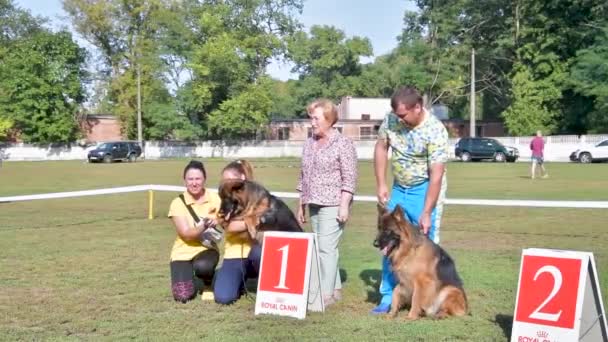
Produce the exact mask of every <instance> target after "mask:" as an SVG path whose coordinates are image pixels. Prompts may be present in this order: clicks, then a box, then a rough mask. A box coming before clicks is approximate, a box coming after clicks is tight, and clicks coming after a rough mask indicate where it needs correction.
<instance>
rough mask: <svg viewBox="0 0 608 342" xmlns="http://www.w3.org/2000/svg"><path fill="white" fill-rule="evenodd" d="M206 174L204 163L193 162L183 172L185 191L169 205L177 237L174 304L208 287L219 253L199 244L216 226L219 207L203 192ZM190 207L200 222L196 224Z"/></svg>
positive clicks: (213, 196) (216, 200) (213, 195)
mask: <svg viewBox="0 0 608 342" xmlns="http://www.w3.org/2000/svg"><path fill="white" fill-rule="evenodd" d="M206 179H207V173H206V171H205V167H204V165H203V163H201V162H200V161H196V160H192V161H190V163H188V165H186V168H185V169H184V183H185V185H186V191H185V192H184V193H183V194H181V195H180V196H179V197H177V198H175V199H174V200H173V201H172V202H171V206H170V208H169V214H168V216H169V217H170V218H171V220H172V222H173V225H174V226H175V231H176V233H177V237H176V238H175V242H174V243H173V248H172V250H171V262H170V264H169V265H170V269H171V291H172V292H173V298H174V299H175V300H176V301H179V302H182V303H185V302H187V301H189V300H191V299H194V297H196V294H197V293H198V292H201V291H202V290H203V287H204V285H207V286H210V285H211V282H212V281H213V276H214V273H215V267H216V266H217V263H218V260H219V252H218V251H217V249H216V248H213V246H210V247H205V246H203V244H202V243H201V241H202V240H203V237H202V235H203V232H204V231H205V230H206V229H208V228H210V227H213V226H214V225H215V222H216V221H215V218H216V213H217V211H218V209H219V206H220V198H219V196H218V194H217V193H215V192H211V191H209V190H207V189H206V188H205V181H206ZM188 207H190V208H191V209H192V210H193V211H194V213H195V214H196V215H197V216H198V217H199V218H200V221H198V222H196V221H195V219H194V217H193V215H192V214H191V212H190V210H189V209H188Z"/></svg>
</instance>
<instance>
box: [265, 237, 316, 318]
mask: <svg viewBox="0 0 608 342" xmlns="http://www.w3.org/2000/svg"><path fill="white" fill-rule="evenodd" d="M315 252H316V246H315V239H314V234H311V233H283V232H266V233H264V241H263V245H262V261H261V265H260V275H259V277H258V292H257V296H256V301H255V314H256V315H257V314H261V313H262V314H276V315H282V316H291V317H296V318H300V319H303V318H304V317H306V310H307V308H308V304H309V302H308V295H309V285H310V284H311V273H314V274H313V277H312V280H316V279H318V274H316V273H315V271H316V272H318V259H317V258H318V257H317V253H315ZM313 266H314V267H313ZM311 270H312V272H311ZM312 283H313V286H318V281H313V282H312ZM315 290H318V291H320V289H315Z"/></svg>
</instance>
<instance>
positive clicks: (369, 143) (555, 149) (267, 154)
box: [3, 134, 608, 161]
mask: <svg viewBox="0 0 608 342" xmlns="http://www.w3.org/2000/svg"><path fill="white" fill-rule="evenodd" d="M495 139H497V140H498V141H500V142H502V143H503V144H504V145H508V146H512V147H516V148H517V149H519V152H520V156H521V159H520V160H523V161H527V160H529V158H530V148H529V144H530V141H531V140H532V137H496V138H495ZM605 139H608V134H603V135H581V136H576V135H561V136H559V135H558V136H548V137H546V142H547V143H546V145H545V160H546V161H568V157H569V155H570V153H571V152H572V151H574V150H576V149H577V148H579V147H581V146H584V145H587V144H596V143H598V142H600V141H602V140H605ZM457 141H458V139H450V154H451V156H452V157H453V153H454V145H455V144H456V142H457ZM354 143H355V146H356V148H357V155H358V156H359V159H364V160H365V159H372V158H373V155H374V144H375V141H374V140H373V139H371V140H359V141H355V142H354ZM302 144H303V142H302V141H280V140H266V141H240V142H224V141H199V142H174V141H147V142H146V143H145V158H147V159H161V158H192V157H198V158H230V159H233V158H280V157H295V158H299V157H300V156H301V153H302ZM93 148H94V146H90V147H86V148H85V147H81V146H78V145H70V144H68V145H56V144H51V145H45V146H41V145H28V144H22V143H17V144H7V145H5V146H4V147H3V154H4V160H11V161H12V160H83V161H84V160H86V156H87V153H88V151H89V150H91V149H93Z"/></svg>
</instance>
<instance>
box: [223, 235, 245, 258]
mask: <svg viewBox="0 0 608 342" xmlns="http://www.w3.org/2000/svg"><path fill="white" fill-rule="evenodd" d="M238 235H239V234H235V233H228V232H227V233H226V241H224V259H241V258H247V256H248V255H249V251H250V250H251V241H250V239H249V238H245V239H243V238H239V236H238Z"/></svg>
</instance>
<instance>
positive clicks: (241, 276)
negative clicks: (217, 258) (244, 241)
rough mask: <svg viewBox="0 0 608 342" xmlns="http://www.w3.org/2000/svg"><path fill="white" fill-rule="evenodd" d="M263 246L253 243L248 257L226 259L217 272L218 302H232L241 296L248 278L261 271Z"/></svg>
mask: <svg viewBox="0 0 608 342" xmlns="http://www.w3.org/2000/svg"><path fill="white" fill-rule="evenodd" d="M261 258H262V248H261V247H260V245H259V244H257V243H256V244H253V246H251V250H250V251H249V255H248V256H247V258H243V259H241V258H236V259H224V261H223V262H222V267H220V269H219V270H218V271H217V272H216V273H215V281H214V284H213V296H214V297H215V302H216V303H218V304H231V303H233V302H235V301H236V300H237V299H239V297H240V296H241V290H242V289H243V288H244V286H245V281H246V280H247V279H248V278H255V277H257V276H258V273H259V272H260V260H261Z"/></svg>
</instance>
